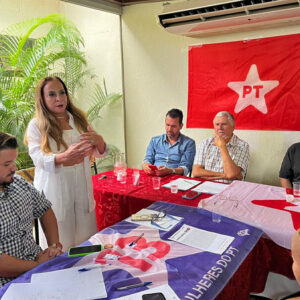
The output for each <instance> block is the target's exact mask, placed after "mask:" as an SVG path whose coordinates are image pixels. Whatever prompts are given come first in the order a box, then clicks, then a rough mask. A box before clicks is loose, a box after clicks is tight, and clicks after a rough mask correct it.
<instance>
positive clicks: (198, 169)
mask: <svg viewBox="0 0 300 300" xmlns="http://www.w3.org/2000/svg"><path fill="white" fill-rule="evenodd" d="M193 177H198V178H204V179H209V180H215V179H226V177H225V174H224V173H221V172H214V171H210V170H206V169H204V167H203V166H201V165H194V167H193Z"/></svg>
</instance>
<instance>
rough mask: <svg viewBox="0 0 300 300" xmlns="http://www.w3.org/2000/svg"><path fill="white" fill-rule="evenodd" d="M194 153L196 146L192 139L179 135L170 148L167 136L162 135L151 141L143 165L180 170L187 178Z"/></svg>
mask: <svg viewBox="0 0 300 300" xmlns="http://www.w3.org/2000/svg"><path fill="white" fill-rule="evenodd" d="M195 153H196V146H195V141H194V140H193V139H191V138H189V137H187V136H185V135H183V134H180V135H179V137H178V140H177V141H176V143H175V144H174V145H173V146H172V145H171V144H170V143H169V141H168V139H167V135H166V134H163V135H160V136H155V137H153V138H152V139H151V141H150V144H149V146H148V148H147V152H146V156H145V159H144V163H149V164H152V165H156V166H165V167H167V168H182V169H183V175H184V176H187V175H188V173H189V172H190V171H191V170H192V167H193V162H194V157H195Z"/></svg>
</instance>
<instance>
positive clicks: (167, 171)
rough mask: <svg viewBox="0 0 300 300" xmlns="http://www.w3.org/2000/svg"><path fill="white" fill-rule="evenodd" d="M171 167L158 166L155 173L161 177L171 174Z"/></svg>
mask: <svg viewBox="0 0 300 300" xmlns="http://www.w3.org/2000/svg"><path fill="white" fill-rule="evenodd" d="M172 172H173V169H169V168H166V167H165V166H159V167H158V169H157V170H156V171H155V175H156V176H159V177H162V176H167V175H170V174H172Z"/></svg>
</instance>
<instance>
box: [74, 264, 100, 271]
mask: <svg viewBox="0 0 300 300" xmlns="http://www.w3.org/2000/svg"><path fill="white" fill-rule="evenodd" d="M102 267H104V266H102V265H97V266H90V267H84V268H82V269H79V270H77V271H78V272H86V271H89V270H93V269H97V268H102Z"/></svg>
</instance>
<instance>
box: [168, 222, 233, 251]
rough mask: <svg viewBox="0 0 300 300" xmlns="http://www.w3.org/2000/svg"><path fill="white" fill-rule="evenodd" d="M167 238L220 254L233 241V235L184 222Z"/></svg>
mask: <svg viewBox="0 0 300 300" xmlns="http://www.w3.org/2000/svg"><path fill="white" fill-rule="evenodd" d="M169 240H172V241H175V242H178V243H181V244H184V245H188V246H191V247H194V248H198V249H201V250H203V251H209V252H212V253H216V254H222V253H223V252H224V251H225V250H226V249H227V248H228V246H229V245H230V244H231V243H232V242H233V240H234V237H232V236H229V235H224V234H219V233H215V232H211V231H206V230H203V229H199V228H196V227H193V226H189V225H186V224H184V225H183V226H182V227H181V228H180V229H179V230H178V231H176V232H175V233H174V234H173V235H172V236H170V237H169Z"/></svg>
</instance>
